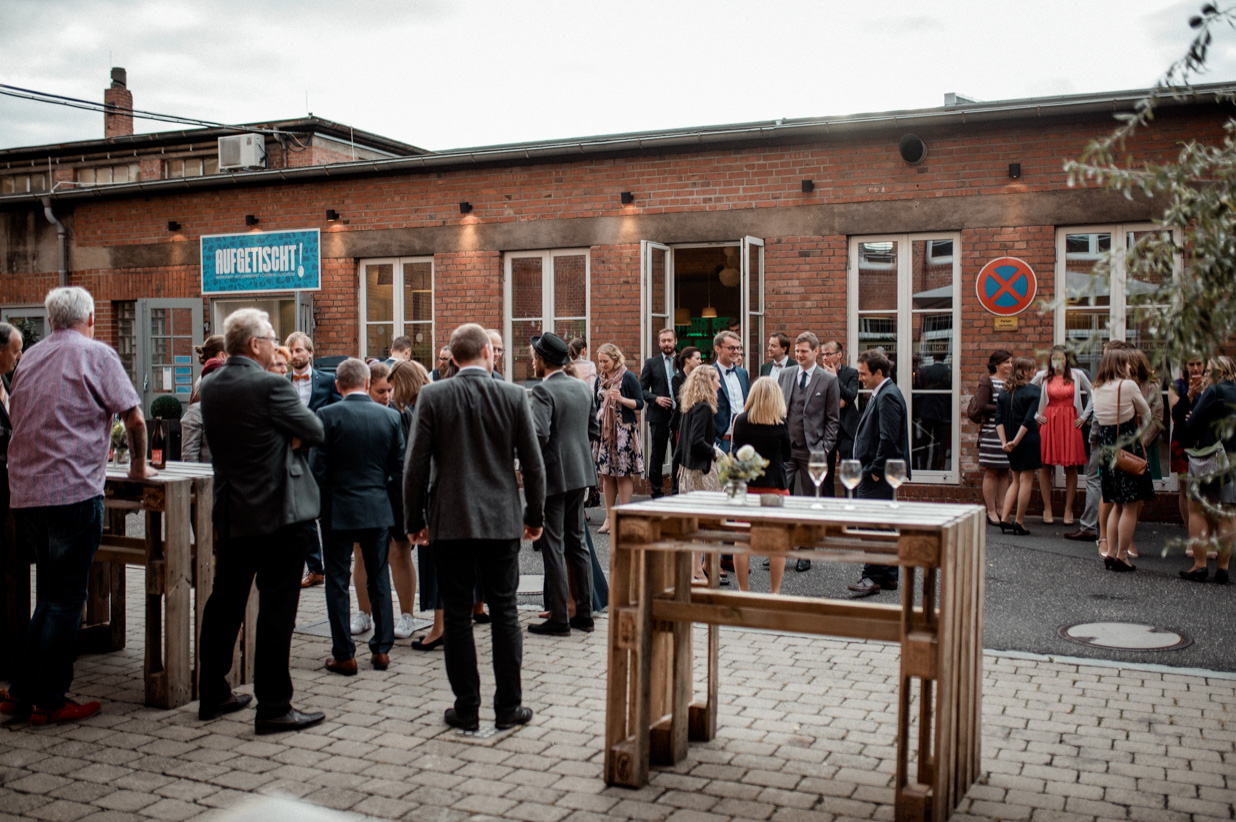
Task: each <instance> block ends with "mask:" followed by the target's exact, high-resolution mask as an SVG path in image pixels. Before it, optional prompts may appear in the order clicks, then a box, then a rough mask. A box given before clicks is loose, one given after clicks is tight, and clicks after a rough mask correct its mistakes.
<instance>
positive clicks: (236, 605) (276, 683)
mask: <svg viewBox="0 0 1236 822" xmlns="http://www.w3.org/2000/svg"><path fill="white" fill-rule="evenodd" d="M317 540H318V529H317V525H316V523H314V521H313V520H307V521H305V522H295V523H292V524H291V525H285V526H283V527H282V528H280V529H279V530H278V531H275V532H274V533H271V534H256V535H254V536H244V537H224V536H220V537H219V541H218V546H217V554H218V563H217V564H216V565H215V587H214V590H213V591H211V593H210V599H208V600H207V601H206V609H205V610H204V611H203V613H202V654H201V657H202V674H201V679H200V687H199V690H200V692H201V698H202V704H203V705H217V704H218V703H220V702H223V701H224V700H226V699H227V698H228V694H230V693H231V688H230V687H229V686H228V684H227V674H228V671H229V670H231V668H232V651H233V649H235V647H236V636H237V634H239V633H240V624H241V622H242V621H244V617H245V604H246V603H247V602H248V601H249V590H250V588H252V586H253V583H254V580H255V579H256V580H257V590H258V618H257V645H256V646H255V647H256V653H255V654H254V659H255V662H254V672H253V692H254V693H255V694H256V695H257V701H258V705H257V717H258V719H273V718H275V717H279V716H283V715H284V714H286V713H287V712H288V711H289V710H290V709H291V707H292V676H291V674H289V673H288V658H289V655H290V653H291V649H292V629H293V628H295V627H296V606H297V605H298V604H299V603H300V577H301V568H303V567H304V564H305V555H306V554H307V553H308V552H309V548H310V546H311V545H314V544H316V543H317Z"/></svg>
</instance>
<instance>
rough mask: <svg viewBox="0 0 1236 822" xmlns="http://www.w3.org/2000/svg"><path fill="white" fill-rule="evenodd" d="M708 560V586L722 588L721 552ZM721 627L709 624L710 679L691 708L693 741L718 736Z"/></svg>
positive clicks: (691, 735) (706, 740) (690, 732)
mask: <svg viewBox="0 0 1236 822" xmlns="http://www.w3.org/2000/svg"><path fill="white" fill-rule="evenodd" d="M707 560H708V587H709V588H713V589H720V588H721V554H719V553H716V552H710V553H709V554H707ZM720 631H721V629H720V628H719V627H718V626H716V625H709V626H708V647H707V650H706V653H707V655H708V665H707V670H708V681H707V683H706V684H705V687H704V701H703V702H702V703H701V702H696V703H693V704H692V705H691V708H690V727H689V736H690V739H691V741H692V742H708V741H710V740H712V739H715V738H716V736H717V695H718V693H719V692H720V671H719V670H718V667H717V666H718V661H719V659H720V649H721V633H720Z"/></svg>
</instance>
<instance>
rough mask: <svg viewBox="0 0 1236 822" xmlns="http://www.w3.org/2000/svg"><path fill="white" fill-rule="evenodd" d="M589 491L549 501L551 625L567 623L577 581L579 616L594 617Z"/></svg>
mask: <svg viewBox="0 0 1236 822" xmlns="http://www.w3.org/2000/svg"><path fill="white" fill-rule="evenodd" d="M587 495H588V489H587V488H578V489H576V490H574V491H567V492H566V493H565V494H551V495H549V496H547V497H546V498H545V531H544V534H543V535H542V537H541V539H540V541H539V542H540V545H541V559H542V560H543V561H544V562H545V588H544V592H545V607H546V609H548V611H549V619H550V621H551V622H566V621H567V615H568V609H567V598H568V597H569V596H570V595H571V584H570V583H571V580H574V581H575V615H576V616H578V617H589V616H591V615H592V561H591V557H590V556H589V555H588V548H587V545H586V544H585V542H584V532H585V531H586V530H587V529H586V527H585V526H584V499H585V498H586V497H587Z"/></svg>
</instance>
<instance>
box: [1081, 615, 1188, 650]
mask: <svg viewBox="0 0 1236 822" xmlns="http://www.w3.org/2000/svg"><path fill="white" fill-rule="evenodd" d="M1060 636H1062V637H1064V638H1065V639H1067V640H1069V641H1071V642H1076V643H1078V644H1080V645H1089V646H1091V647H1093V648H1111V649H1113V650H1117V651H1178V650H1180V649H1181V648H1188V647H1189V646H1190V645H1192V644H1193V639H1192V638H1191V637H1188V636H1185V635H1184V634H1182V633H1180V632H1179V631H1172V630H1170V629H1168V628H1160V627H1158V626H1155V625H1142V624H1140V623H1137V622H1079V623H1077V624H1076V625H1065V626H1064V627H1063V628H1061V629H1060Z"/></svg>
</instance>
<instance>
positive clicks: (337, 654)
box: [311, 358, 404, 676]
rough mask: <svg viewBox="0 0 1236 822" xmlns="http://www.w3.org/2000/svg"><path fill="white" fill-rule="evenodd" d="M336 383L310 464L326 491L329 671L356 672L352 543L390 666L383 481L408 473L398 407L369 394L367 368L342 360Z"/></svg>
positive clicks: (376, 643) (375, 648)
mask: <svg viewBox="0 0 1236 822" xmlns="http://www.w3.org/2000/svg"><path fill="white" fill-rule="evenodd" d="M335 382H336V383H337V384H338V387H339V393H340V394H341V395H342V396H343V399H342V400H341V401H340V402H337V403H335V404H334V405H328V406H326V407H325V408H322V409H321V410H319V411H318V417H319V418H321V420H322V426H323V428H324V429H325V437H326V439H325V441H324V442H323V443H322V445H320V446H318V447H317V448H315V449H314V450H313V454H312V458H311V464H312V466H313V475H314V477H315V478H316V479H317V481H318V487H319V488H320V489H321V492H322V517H321V519H322V531H323V540H322V541H323V543H324V550H323V554H324V556H325V559H326V615H327V617H329V619H330V636H331V658H330V659H328V660H326V670H328V671H331V672H332V673H336V674H343V675H344V676H355V675H356V671H357V664H356V644H355V643H354V642H353V641H352V632H351V631H350V630H349V619H348V617H349V612H350V610H351V608H350V599H349V595H348V589H349V587H350V586H351V584H352V545H353V543H355V544H356V545H359V546H360V552H361V558H362V560H363V561H364V563H365V574H366V576H367V577H368V579H367V588H368V591H369V602H370V603H371V606H372V608H373V636H372V637H370V639H369V651H370V652H371V653H372V654H373V656H372V658H371V662H372V664H373V667H374V668H375V669H376V670H379V671H385V670H386V668H387V666H388V665H389V664H390V650H391V646H392V645H394V644H395V633H394V632H395V620H394V615H393V613H392V611H391V578H390V571H389V566H388V565H387V546H388V543H387V534H388V533H389V530H390V527H391V526H392V525H394V524H395V517H394V515H393V514H392V512H391V502H390V497H389V496H388V495H387V484H386V480H387V478H388V477H391V476H396V477H402V476H403V452H404V442H403V427H402V425H400V419H399V413H398V412H397V411H395V410H394V409H391V408H387V407H386V406H384V405H379V404H378V403H376V402H374V401H373V400H372V399H370V398H369V393H368V391H369V367H368V366H367V365H365V363H364V362H363V361H361V360H358V359H355V358H349V359H346V360H344V361H343V362H342V363H340V364H339V368H338V369H337V370H336V371H335ZM401 527H402V526H401Z"/></svg>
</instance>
